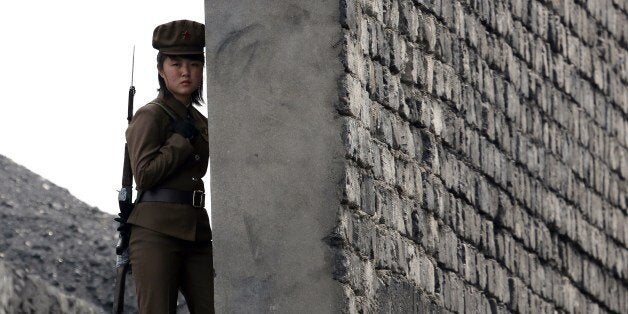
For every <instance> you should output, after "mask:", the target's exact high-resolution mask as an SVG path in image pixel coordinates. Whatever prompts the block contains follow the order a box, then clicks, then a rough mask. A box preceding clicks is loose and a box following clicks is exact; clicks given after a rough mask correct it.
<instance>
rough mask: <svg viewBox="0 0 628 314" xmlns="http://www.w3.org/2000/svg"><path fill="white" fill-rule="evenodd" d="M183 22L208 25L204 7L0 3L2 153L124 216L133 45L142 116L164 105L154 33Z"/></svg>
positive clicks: (113, 1) (113, 0)
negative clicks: (157, 102)
mask: <svg viewBox="0 0 628 314" xmlns="http://www.w3.org/2000/svg"><path fill="white" fill-rule="evenodd" d="M178 19H189V20H194V21H198V22H201V23H203V22H204V4H203V1H202V0H194V1H188V0H183V1H174V0H171V1H163V0H150V1H148V0H145V1H144V0H142V1H130V0H126V1H123V0H109V1H84V0H83V1H80V0H72V1H71V0H57V1H50V0H38V1H27V0H24V1H2V2H0V34H1V36H2V37H1V38H2V44H1V46H0V60H1V62H2V71H0V92H1V93H2V100H0V102H1V106H2V110H1V111H0V154H2V155H4V156H6V157H8V158H10V159H12V160H13V161H15V162H17V163H19V164H21V165H23V166H25V167H26V168H28V169H30V170H31V171H34V172H36V173H38V174H39V175H41V176H43V177H44V178H46V179H48V180H50V181H52V182H53V183H55V184H57V185H59V186H61V187H64V188H67V189H68V190H69V191H70V192H71V193H72V194H73V195H75V196H76V197H77V198H79V199H81V200H82V201H84V202H86V203H88V204H90V205H92V206H96V207H98V208H99V209H100V210H102V211H105V212H109V213H117V212H118V207H117V192H116V190H117V189H119V187H120V184H121V182H120V181H121V174H122V158H123V154H124V131H125V129H126V123H127V121H126V110H127V94H128V89H129V85H130V81H131V53H132V50H133V45H135V82H134V85H135V88H136V89H137V94H136V95H135V109H137V108H138V107H139V106H141V105H143V104H145V103H147V102H148V101H150V100H152V99H153V98H155V96H156V89H157V71H156V68H155V67H156V63H155V62H156V61H155V57H156V51H155V50H154V49H153V48H152V46H151V39H152V33H153V29H154V28H155V26H157V25H159V24H162V23H165V22H169V21H172V20H178ZM200 110H201V112H203V113H204V114H207V112H206V111H207V109H206V107H203V108H202V109H200ZM0 179H1V178H0ZM205 184H206V186H207V187H209V180H208V176H206V178H205Z"/></svg>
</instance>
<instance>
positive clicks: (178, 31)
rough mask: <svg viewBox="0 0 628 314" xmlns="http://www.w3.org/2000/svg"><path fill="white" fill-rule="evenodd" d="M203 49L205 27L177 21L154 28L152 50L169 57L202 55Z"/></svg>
mask: <svg viewBox="0 0 628 314" xmlns="http://www.w3.org/2000/svg"><path fill="white" fill-rule="evenodd" d="M203 47H205V25H203V24H201V23H198V22H194V21H188V20H178V21H172V22H168V23H166V24H162V25H159V26H157V27H155V30H154V31H153V48H155V49H157V50H159V52H162V53H165V54H169V55H184V54H202V53H203Z"/></svg>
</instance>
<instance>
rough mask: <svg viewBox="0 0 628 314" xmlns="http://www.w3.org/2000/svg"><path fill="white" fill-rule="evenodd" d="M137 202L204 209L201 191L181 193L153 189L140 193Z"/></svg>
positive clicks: (203, 197) (202, 192) (203, 195)
mask: <svg viewBox="0 0 628 314" xmlns="http://www.w3.org/2000/svg"><path fill="white" fill-rule="evenodd" d="M139 202H164V203H180V204H190V205H192V206H194V207H199V208H200V207H205V192H204V191H203V190H195V191H181V190H173V189H153V190H148V191H142V194H141V196H140V199H139V200H138V203H139Z"/></svg>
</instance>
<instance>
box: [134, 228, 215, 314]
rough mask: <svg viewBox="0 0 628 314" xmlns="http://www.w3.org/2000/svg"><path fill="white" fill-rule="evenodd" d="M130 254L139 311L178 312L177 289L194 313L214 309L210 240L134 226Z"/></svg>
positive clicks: (156, 313)
mask: <svg viewBox="0 0 628 314" xmlns="http://www.w3.org/2000/svg"><path fill="white" fill-rule="evenodd" d="M129 256H130V260H131V269H132V273H133V281H134V282H135V291H136V294H137V302H138V308H139V312H140V313H151V314H159V313H168V314H174V313H176V307H177V296H178V291H179V290H181V293H182V294H183V296H184V297H185V300H186V302H187V304H188V309H189V310H190V313H192V314H205V313H214V275H213V260H212V246H211V242H209V241H205V242H194V241H186V240H182V239H178V238H174V237H171V236H168V235H165V234H163V233H159V232H155V231H152V230H150V229H146V228H142V227H139V226H136V225H133V226H132V229H131V239H130V244H129Z"/></svg>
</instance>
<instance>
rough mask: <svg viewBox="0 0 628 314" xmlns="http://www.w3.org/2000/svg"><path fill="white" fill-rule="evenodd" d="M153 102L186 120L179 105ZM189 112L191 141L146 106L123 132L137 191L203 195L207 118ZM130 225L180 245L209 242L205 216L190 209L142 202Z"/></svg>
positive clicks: (164, 116)
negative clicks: (195, 132)
mask: <svg viewBox="0 0 628 314" xmlns="http://www.w3.org/2000/svg"><path fill="white" fill-rule="evenodd" d="M153 102H159V103H160V104H162V105H165V106H166V107H167V108H168V109H170V111H171V112H173V113H174V114H175V115H177V116H178V118H179V119H184V118H185V117H186V116H187V114H188V108H187V107H186V106H185V105H184V104H183V103H181V102H179V101H178V100H176V99H175V98H174V97H165V96H164V95H163V93H160V94H159V95H158V97H157V99H155V100H153ZM189 111H190V116H191V117H192V120H193V122H194V125H195V126H196V128H197V129H198V130H199V134H198V135H197V136H195V137H194V138H193V139H192V140H188V139H186V138H184V137H183V136H181V135H180V134H178V133H174V130H173V128H172V120H171V118H170V116H169V115H168V114H167V113H166V112H165V111H164V109H163V108H161V107H160V106H159V105H157V104H152V103H149V104H147V105H145V106H143V107H142V108H140V109H139V110H138V111H137V112H136V113H135V115H134V116H133V120H132V121H131V123H130V124H129V127H128V129H127V130H126V141H127V145H128V149H129V158H130V159H131V169H132V171H133V177H134V179H135V183H136V186H137V189H138V190H139V191H147V190H151V189H158V188H167V189H176V190H181V191H194V190H203V191H204V190H205V189H204V185H203V181H202V179H201V178H202V177H203V176H204V175H205V173H206V172H207V164H208V160H209V144H208V137H207V136H208V134H207V118H205V117H204V116H203V115H202V114H201V113H200V112H199V111H198V110H197V109H196V108H194V106H192V105H190V106H189ZM128 222H129V223H130V224H133V225H137V226H141V227H144V228H147V229H151V230H153V231H157V232H161V233H164V234H167V235H169V236H172V237H175V238H179V239H183V240H188V241H195V240H197V241H208V240H210V239H211V229H210V226H209V217H208V216H207V211H206V210H205V209H204V208H196V207H193V206H192V205H191V204H177V203H164V202H141V203H138V204H136V206H135V208H134V209H133V212H132V213H131V216H130V217H129V219H128Z"/></svg>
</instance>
